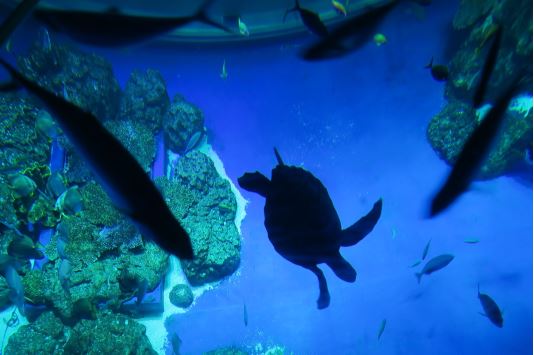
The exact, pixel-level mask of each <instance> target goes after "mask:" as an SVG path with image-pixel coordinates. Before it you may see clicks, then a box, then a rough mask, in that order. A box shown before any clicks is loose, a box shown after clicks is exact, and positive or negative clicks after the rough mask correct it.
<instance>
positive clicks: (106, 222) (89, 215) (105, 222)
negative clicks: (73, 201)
mask: <svg viewBox="0 0 534 355" xmlns="http://www.w3.org/2000/svg"><path fill="white" fill-rule="evenodd" d="M80 193H81V194H82V199H83V201H84V210H83V218H84V219H86V220H87V221H88V222H89V223H91V224H93V225H95V226H99V227H113V226H116V225H118V224H119V223H120V222H121V221H123V220H125V217H124V216H122V215H121V214H120V212H119V211H118V210H117V209H116V208H115V207H114V206H113V204H112V202H111V199H110V198H109V197H108V195H107V194H106V192H105V191H104V189H103V188H102V186H100V184H98V183H96V182H95V181H90V182H88V183H87V184H85V186H83V187H81V188H80Z"/></svg>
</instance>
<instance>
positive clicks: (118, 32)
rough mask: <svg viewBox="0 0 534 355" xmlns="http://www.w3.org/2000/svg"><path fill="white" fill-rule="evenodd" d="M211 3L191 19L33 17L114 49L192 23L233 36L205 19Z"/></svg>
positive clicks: (54, 13) (61, 13) (42, 13)
mask: <svg viewBox="0 0 534 355" xmlns="http://www.w3.org/2000/svg"><path fill="white" fill-rule="evenodd" d="M212 3H213V0H209V1H206V2H205V3H204V4H203V5H202V7H201V8H200V10H198V11H197V12H196V13H195V14H194V15H192V16H185V17H150V16H137V15H126V14H123V13H121V12H119V11H118V10H117V9H110V10H109V11H107V12H86V11H74V10H57V9H37V10H35V11H34V12H33V15H34V17H35V18H37V19H38V20H39V21H41V22H43V23H44V24H46V25H47V26H49V27H50V29H52V30H54V31H56V32H62V33H64V34H66V35H67V36H69V37H71V38H73V39H75V40H76V41H78V42H82V43H86V44H91V45H96V46H102V47H117V46H126V45H130V44H135V43H139V42H143V41H147V40H149V39H151V38H154V37H157V36H160V35H163V34H165V33H167V32H170V31H172V30H174V29H176V28H179V27H182V26H185V25H188V24H190V23H192V22H202V23H205V24H207V25H210V26H213V27H216V28H218V29H220V30H222V31H225V32H229V33H233V32H232V31H231V30H230V29H229V28H227V27H226V26H224V25H222V24H220V23H218V22H216V21H213V20H212V19H210V18H209V17H208V16H207V15H206V9H207V7H208V6H210V5H211V4H212Z"/></svg>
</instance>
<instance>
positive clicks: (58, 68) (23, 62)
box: [17, 30, 120, 120]
mask: <svg viewBox="0 0 534 355" xmlns="http://www.w3.org/2000/svg"><path fill="white" fill-rule="evenodd" d="M17 63H18V66H19V68H20V70H21V72H22V73H23V74H24V75H25V76H26V77H28V78H29V79H31V80H33V81H35V82H37V83H38V84H39V85H41V86H43V87H45V88H47V89H48V90H50V91H52V92H54V93H56V94H57V95H60V96H63V97H64V98H65V99H67V100H68V101H70V102H72V103H74V104H76V105H77V106H79V107H81V108H82V109H84V110H87V111H89V112H91V113H93V114H94V115H95V116H96V117H98V118H99V119H100V120H106V119H111V118H114V117H115V115H116V113H117V110H118V107H119V98H120V88H119V84H118V82H117V80H116V79H115V77H114V76H113V70H112V68H111V64H110V63H109V62H107V61H106V60H105V59H104V58H102V57H100V56H98V55H96V54H94V53H84V52H82V51H80V50H78V49H76V48H74V47H71V46H68V45H66V44H59V43H56V42H55V41H51V40H50V37H49V35H48V32H46V31H44V30H43V31H42V32H41V38H40V39H39V40H37V41H35V42H34V43H33V45H32V46H31V48H30V50H29V52H28V53H27V54H26V55H21V56H19V57H18V58H17Z"/></svg>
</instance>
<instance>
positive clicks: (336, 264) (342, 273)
mask: <svg viewBox="0 0 534 355" xmlns="http://www.w3.org/2000/svg"><path fill="white" fill-rule="evenodd" d="M325 262H326V264H327V265H328V266H330V268H331V269H332V271H333V272H334V273H335V274H336V276H337V277H339V278H340V279H341V280H343V281H346V282H354V281H356V270H354V268H353V267H352V265H351V264H350V263H349V262H348V261H347V260H345V259H344V258H343V257H342V256H341V254H339V252H338V253H337V254H336V255H332V256H331V257H329V258H328V259H327V260H326V261H325Z"/></svg>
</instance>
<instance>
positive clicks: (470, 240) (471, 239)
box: [464, 238, 480, 244]
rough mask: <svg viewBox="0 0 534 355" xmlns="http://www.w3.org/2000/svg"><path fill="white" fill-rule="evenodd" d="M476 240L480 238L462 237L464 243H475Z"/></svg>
mask: <svg viewBox="0 0 534 355" xmlns="http://www.w3.org/2000/svg"><path fill="white" fill-rule="evenodd" d="M478 242H480V240H478V239H476V238H470V239H464V243H466V244H477V243H478Z"/></svg>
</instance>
